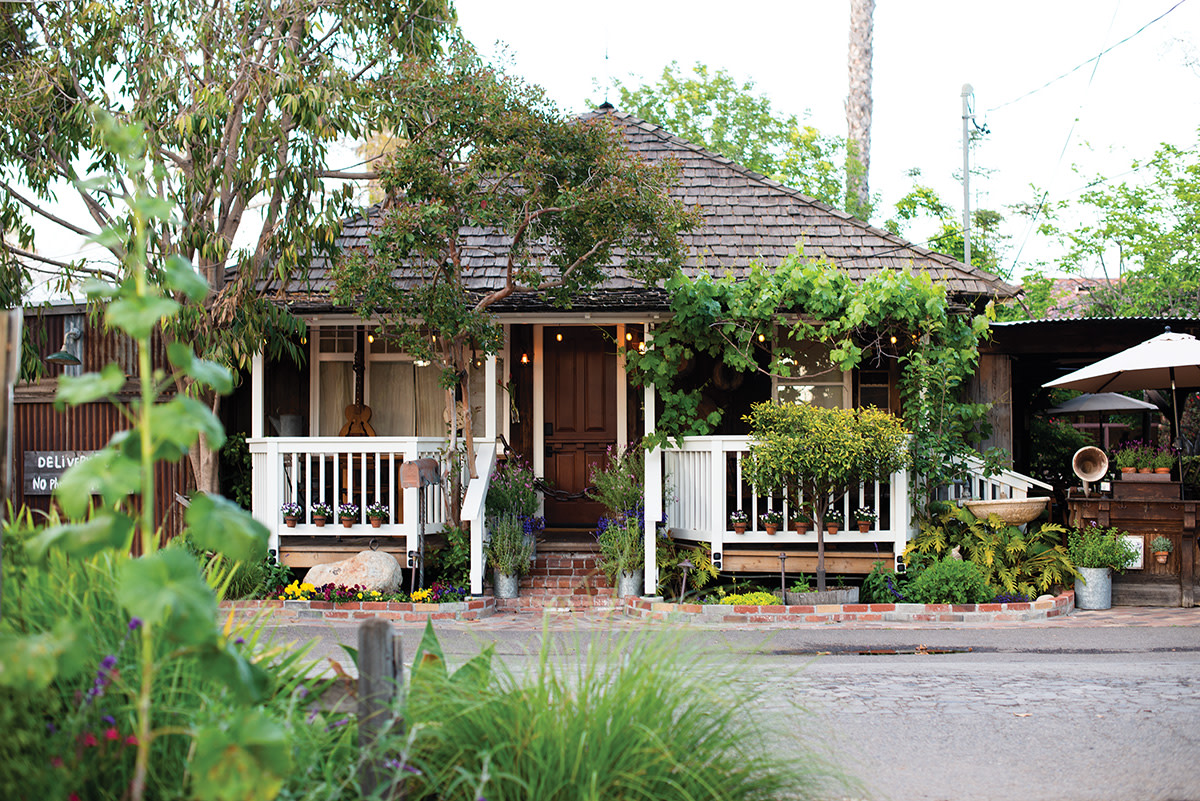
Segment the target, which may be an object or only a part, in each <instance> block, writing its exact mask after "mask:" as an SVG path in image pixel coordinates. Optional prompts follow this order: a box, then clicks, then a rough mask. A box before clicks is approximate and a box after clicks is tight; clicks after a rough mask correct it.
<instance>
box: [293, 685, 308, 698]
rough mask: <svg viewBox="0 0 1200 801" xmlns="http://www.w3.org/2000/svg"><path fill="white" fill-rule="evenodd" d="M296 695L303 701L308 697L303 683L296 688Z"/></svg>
mask: <svg viewBox="0 0 1200 801" xmlns="http://www.w3.org/2000/svg"><path fill="white" fill-rule="evenodd" d="M296 697H297V698H299V699H300V700H301V701H303V700H304V699H305V698H307V697H308V688H307V687H305V686H304V685H303V684H301V685H300V686H299V687H297V688H296Z"/></svg>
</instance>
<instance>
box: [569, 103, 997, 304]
mask: <svg viewBox="0 0 1200 801" xmlns="http://www.w3.org/2000/svg"><path fill="white" fill-rule="evenodd" d="M599 117H617V118H618V119H621V120H623V121H628V122H630V123H631V124H633V125H636V126H637V127H638V128H641V129H642V130H644V131H646V132H647V133H650V134H653V135H655V136H657V137H659V138H660V139H663V140H665V141H668V142H671V143H672V144H675V145H679V146H682V147H683V148H685V149H687V150H691V151H694V152H696V153H699V154H700V155H702V156H704V157H705V158H707V159H710V160H712V161H715V162H717V163H719V164H723V165H725V166H727V167H729V168H731V169H732V170H733V171H734V172H737V173H740V174H742V175H744V176H746V177H747V178H750V179H752V180H755V181H757V182H759V183H761V184H763V185H764V186H767V187H770V188H772V189H776V190H779V191H781V192H783V193H785V194H788V195H791V196H792V197H794V198H796V199H798V200H801V201H803V202H805V203H807V204H809V205H812V206H815V207H816V208H818V209H820V210H822V211H825V212H828V213H830V214H832V215H834V216H835V217H838V218H840V219H842V220H844V221H846V222H848V223H849V224H851V225H853V226H855V227H857V228H861V229H863V230H865V231H868V232H870V233H872V234H874V235H875V236H878V237H880V238H881V239H884V240H887V241H888V242H891V243H893V244H895V245H897V246H899V247H901V248H910V249H912V250H914V251H916V252H917V253H918V254H920V255H922V256H925V257H927V258H932V259H934V260H935V261H939V262H941V263H943V264H945V265H947V266H950V267H954V268H955V269H959V270H962V271H963V272H965V273H967V274H968V275H970V276H972V277H973V278H976V279H978V280H980V281H983V282H985V283H989V284H993V285H995V286H996V287H997V289H1000V290H1002V291H1004V290H1007V291H1009V292H1010V293H1016V291H1017V287H1016V286H1015V285H1014V284H1010V283H1008V282H1007V281H1005V280H1004V279H1003V278H1001V277H1000V276H998V275H993V274H991V273H988V272H986V271H984V270H982V269H980V268H979V267H976V266H975V265H971V264H966V263H964V262H961V261H959V260H958V259H956V258H954V257H953V256H948V255H946V254H945V253H939V252H938V251H936V250H931V249H929V248H927V247H924V246H923V245H918V244H916V243H915V242H910V241H908V240H907V239H905V238H904V237H902V236H900V235H899V234H894V233H892V232H891V231H888V230H887V229H885V228H879V227H878V226H875V225H872V224H871V223H870V222H869V221H867V220H863V219H860V218H858V217H855V216H854V215H853V214H850V213H849V212H847V211H845V210H843V209H839V208H835V207H833V206H830V205H829V204H828V203H825V202H823V201H820V200H817V199H816V198H815V197H811V196H810V195H806V194H804V193H803V192H801V191H800V190H799V189H796V188H795V187H793V186H788V185H787V184H785V183H781V182H779V181H776V180H775V179H773V178H769V177H767V176H765V175H763V174H762V173H759V172H755V171H754V170H752V169H750V168H749V167H746V166H744V165H742V164H739V163H737V162H736V161H733V160H732V159H730V158H727V157H726V156H722V155H721V154H720V153H715V152H713V151H711V150H709V149H707V148H705V147H701V146H700V145H697V144H696V143H695V142H690V141H688V140H687V139H684V138H682V137H680V136H678V135H677V134H673V133H671V132H670V131H668V130H667V129H666V128H664V127H663V126H661V125H659V124H658V123H654V122H650V121H648V120H643V119H641V118H640V117H636V116H634V115H633V114H630V113H629V112H628V111H620V110H618V109H616V108H615V107H611V106H610V108H609V109H606V110H601V109H595V110H593V111H589V112H586V113H585V114H583V115H581V119H595V118H599ZM871 255H875V256H877V255H880V254H871ZM844 258H845V260H847V261H862V260H865V259H867V258H869V256H866V255H864V256H858V257H851V256H847V257H844Z"/></svg>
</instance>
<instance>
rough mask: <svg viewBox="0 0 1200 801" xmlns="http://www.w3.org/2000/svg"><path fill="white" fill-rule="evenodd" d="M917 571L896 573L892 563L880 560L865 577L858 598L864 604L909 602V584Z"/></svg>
mask: <svg viewBox="0 0 1200 801" xmlns="http://www.w3.org/2000/svg"><path fill="white" fill-rule="evenodd" d="M916 576H917V571H915V570H914V571H911V572H907V573H896V572H895V571H894V570H893V569H892V567H891V565H888V564H884V562H883V561H882V560H881V561H878V562H876V563H875V564H874V565H872V566H871V572H870V573H868V574H867V576H866V578H864V579H863V583H862V588H861V589H860V590H859V591H858V599H859V601H861V602H862V603H864V604H895V603H907V602H908V584H909V582H910V581H912V580H913V579H914V578H916Z"/></svg>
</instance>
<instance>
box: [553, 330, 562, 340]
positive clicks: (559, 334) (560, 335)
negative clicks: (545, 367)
mask: <svg viewBox="0 0 1200 801" xmlns="http://www.w3.org/2000/svg"><path fill="white" fill-rule="evenodd" d="M554 338H555V339H557V340H558V341H559V342H562V332H561V331H560V332H558V333H557V334H555V335H554Z"/></svg>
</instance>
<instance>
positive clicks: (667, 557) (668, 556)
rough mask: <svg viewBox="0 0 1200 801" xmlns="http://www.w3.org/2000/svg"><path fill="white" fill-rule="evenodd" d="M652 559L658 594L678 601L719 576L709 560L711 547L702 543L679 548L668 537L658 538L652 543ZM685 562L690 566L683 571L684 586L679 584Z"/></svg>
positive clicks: (710, 559) (681, 579)
mask: <svg viewBox="0 0 1200 801" xmlns="http://www.w3.org/2000/svg"><path fill="white" fill-rule="evenodd" d="M654 558H655V563H656V564H657V565H658V587H657V592H658V594H659V595H661V596H662V597H664V598H674V599H675V600H677V601H679V602H682V601H683V600H684V598H686V597H687V595H688V592H689V591H696V590H699V589H700V588H702V587H706V586H708V583H709V582H710V581H713V580H714V579H716V578H717V575H718V574H719V573H720V571H719V570H717V567H716V565H714V564H713V561H712V546H710V545H709V544H708V543H706V542H701V543H698V544H696V545H695V546H692V545H690V544H689V545H680V544H679V543H678V542H676V541H675V540H673V539H671V538H670V537H661V536H660V537H658V538H657V540H656V541H655V554H654ZM685 561H686V562H689V563H691V565H692V566H691V567H690V568H688V569H687V584H686V586H685V585H684V582H683V574H684V569H683V567H681V564H682V563H683V562H685ZM647 589H649V588H647ZM681 592H682V594H680V593H681Z"/></svg>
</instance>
